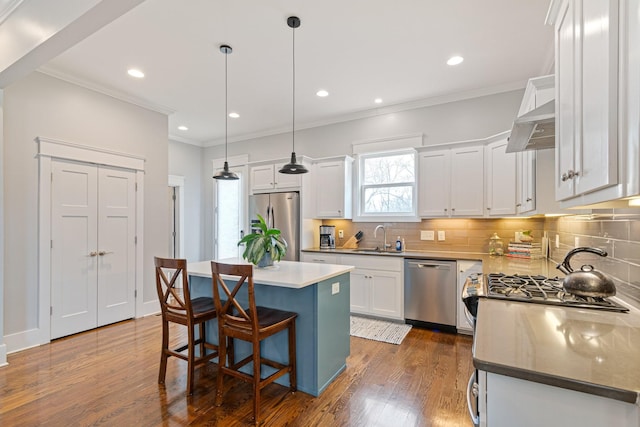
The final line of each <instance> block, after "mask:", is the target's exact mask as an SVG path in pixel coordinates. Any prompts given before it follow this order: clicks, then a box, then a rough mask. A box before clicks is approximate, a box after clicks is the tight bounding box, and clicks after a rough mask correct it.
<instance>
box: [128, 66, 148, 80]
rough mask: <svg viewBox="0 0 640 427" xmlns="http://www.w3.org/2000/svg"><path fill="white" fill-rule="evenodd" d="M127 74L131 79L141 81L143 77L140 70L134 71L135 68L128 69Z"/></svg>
mask: <svg viewBox="0 0 640 427" xmlns="http://www.w3.org/2000/svg"><path fill="white" fill-rule="evenodd" d="M127 74H129V75H130V76H131V77H135V78H136V79H141V78H143V77H144V73H143V72H142V71H140V70H136V69H135V68H130V69H128V70H127Z"/></svg>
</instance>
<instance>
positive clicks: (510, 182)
mask: <svg viewBox="0 0 640 427" xmlns="http://www.w3.org/2000/svg"><path fill="white" fill-rule="evenodd" d="M506 149H507V139H506V138H505V139H504V140H500V141H496V142H492V143H491V144H489V145H487V147H486V148H485V152H486V158H487V168H486V175H487V215H489V216H503V215H514V214H515V213H516V155H515V153H507V152H506Z"/></svg>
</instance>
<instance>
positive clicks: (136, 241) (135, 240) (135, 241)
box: [133, 236, 138, 245]
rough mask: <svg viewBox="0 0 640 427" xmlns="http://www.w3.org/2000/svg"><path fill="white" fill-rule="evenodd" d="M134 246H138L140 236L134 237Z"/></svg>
mask: <svg viewBox="0 0 640 427" xmlns="http://www.w3.org/2000/svg"><path fill="white" fill-rule="evenodd" d="M133 244H134V245H137V244H138V236H134V238H133Z"/></svg>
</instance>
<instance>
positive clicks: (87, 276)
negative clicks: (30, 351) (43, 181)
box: [51, 160, 98, 339]
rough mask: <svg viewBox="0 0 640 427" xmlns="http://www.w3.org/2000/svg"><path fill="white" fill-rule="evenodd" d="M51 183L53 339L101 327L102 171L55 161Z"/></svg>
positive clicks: (78, 164)
mask: <svg viewBox="0 0 640 427" xmlns="http://www.w3.org/2000/svg"><path fill="white" fill-rule="evenodd" d="M51 166H52V177H51V179H52V182H51V193H52V194H51V196H52V197H51V211H52V212H51V213H52V215H51V221H52V227H51V236H52V241H51V308H52V309H51V338H52V339H54V338H59V337H62V336H65V335H70V334H74V333H77V332H80V331H85V330H87V329H92V328H95V327H96V326H97V319H98V310H97V305H96V301H97V291H98V276H97V271H98V252H97V248H98V242H97V237H98V232H97V230H98V219H97V215H96V212H97V209H98V192H97V191H96V189H97V176H98V174H97V169H96V167H95V166H93V165H86V164H81V163H75V162H70V161H61V160H55V161H53V162H52V164H51Z"/></svg>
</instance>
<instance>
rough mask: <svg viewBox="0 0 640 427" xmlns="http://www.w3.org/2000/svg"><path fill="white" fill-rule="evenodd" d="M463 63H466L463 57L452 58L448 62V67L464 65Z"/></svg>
mask: <svg viewBox="0 0 640 427" xmlns="http://www.w3.org/2000/svg"><path fill="white" fill-rule="evenodd" d="M462 61H464V58H463V57H462V56H452V57H451V58H449V60H448V61H447V65H458V64H460V63H462Z"/></svg>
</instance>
